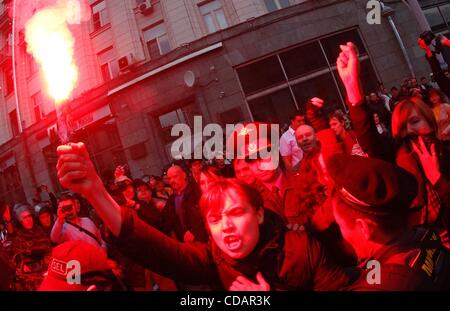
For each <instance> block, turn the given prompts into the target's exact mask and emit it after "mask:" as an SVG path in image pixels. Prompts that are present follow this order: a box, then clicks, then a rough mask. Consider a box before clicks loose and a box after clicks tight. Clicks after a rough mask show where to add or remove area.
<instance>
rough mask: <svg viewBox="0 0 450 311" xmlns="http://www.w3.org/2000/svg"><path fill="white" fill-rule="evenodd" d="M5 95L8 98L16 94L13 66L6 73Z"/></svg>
mask: <svg viewBox="0 0 450 311" xmlns="http://www.w3.org/2000/svg"><path fill="white" fill-rule="evenodd" d="M4 81H5V95H6V96H8V95H10V94H11V93H12V92H14V79H13V70H12V66H8V67H7V68H6V69H5V71H4Z"/></svg>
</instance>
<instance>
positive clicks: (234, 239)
mask: <svg viewBox="0 0 450 311" xmlns="http://www.w3.org/2000/svg"><path fill="white" fill-rule="evenodd" d="M223 242H224V244H225V246H226V247H227V248H228V250H230V251H237V250H239V249H240V248H241V246H242V240H241V239H240V238H239V237H238V236H237V235H227V236H226V237H224V239H223Z"/></svg>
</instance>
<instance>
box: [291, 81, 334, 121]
mask: <svg viewBox="0 0 450 311" xmlns="http://www.w3.org/2000/svg"><path fill="white" fill-rule="evenodd" d="M292 90H293V91H294V96H295V99H296V100H297V103H299V106H300V107H299V108H300V111H302V112H305V111H306V102H307V100H308V99H309V98H312V97H320V98H322V99H323V100H324V101H325V103H326V105H325V107H324V109H326V110H327V111H335V110H336V109H339V108H342V104H341V103H342V101H341V99H340V97H339V92H338V90H337V88H336V85H335V84H334V81H333V77H332V76H331V74H330V73H326V74H323V75H320V76H318V77H315V78H312V79H309V80H306V81H304V82H301V83H298V84H296V85H294V86H293V87H292Z"/></svg>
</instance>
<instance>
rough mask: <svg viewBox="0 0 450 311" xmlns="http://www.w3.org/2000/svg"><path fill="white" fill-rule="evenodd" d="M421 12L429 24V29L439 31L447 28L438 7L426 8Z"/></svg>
mask: <svg viewBox="0 0 450 311" xmlns="http://www.w3.org/2000/svg"><path fill="white" fill-rule="evenodd" d="M423 13H424V14H425V17H426V18H427V20H428V23H429V24H430V27H431V30H433V31H440V30H443V29H445V28H447V25H446V23H445V20H444V17H443V16H442V15H441V12H440V11H439V9H438V7H433V8H429V9H426V10H424V11H423Z"/></svg>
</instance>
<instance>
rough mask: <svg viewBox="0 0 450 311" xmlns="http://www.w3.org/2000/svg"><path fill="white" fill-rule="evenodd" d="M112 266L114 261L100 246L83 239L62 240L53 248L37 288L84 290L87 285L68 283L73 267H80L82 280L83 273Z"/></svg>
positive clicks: (47, 289)
mask: <svg viewBox="0 0 450 311" xmlns="http://www.w3.org/2000/svg"><path fill="white" fill-rule="evenodd" d="M113 267H114V262H113V261H112V260H109V259H108V256H107V254H106V251H105V250H104V249H102V248H101V247H97V246H94V245H92V244H90V243H87V242H84V241H68V242H64V243H62V244H60V245H58V246H56V247H55V248H54V249H53V251H52V259H51V261H50V263H49V265H48V271H47V275H46V276H45V278H44V280H43V281H42V284H41V286H40V287H39V288H38V290H39V291H85V290H86V289H87V288H88V285H86V284H70V283H69V280H70V279H71V276H72V275H73V274H74V269H76V268H79V269H80V271H79V273H80V277H81V281H82V278H83V274H85V273H88V272H94V271H99V272H101V271H108V270H111V269H112V268H113ZM81 283H82V282H81Z"/></svg>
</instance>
